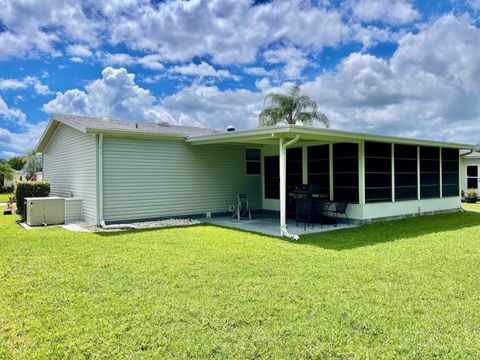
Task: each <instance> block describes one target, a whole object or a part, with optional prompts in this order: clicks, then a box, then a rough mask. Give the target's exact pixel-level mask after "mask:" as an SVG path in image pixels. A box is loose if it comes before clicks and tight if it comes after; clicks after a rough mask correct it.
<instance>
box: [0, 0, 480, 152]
mask: <svg viewBox="0 0 480 360" xmlns="http://www.w3.org/2000/svg"><path fill="white" fill-rule="evenodd" d="M97 3H102V4H97ZM0 7H1V8H2V12H1V13H0V157H3V158H8V157H10V156H13V155H16V154H21V153H23V152H25V150H28V149H31V148H33V147H34V145H35V143H36V141H37V139H38V137H39V136H40V135H41V133H42V131H43V130H44V128H45V125H46V122H47V121H48V119H49V117H50V115H51V113H53V112H58V113H68V114H82V115H91V116H100V117H111V118H118V119H127V120H128V119H130V120H136V121H150V122H154V121H170V122H172V123H178V124H188V125H198V126H207V127H215V128H224V127H226V126H227V125H229V124H234V125H236V126H237V128H248V127H254V126H256V122H257V116H258V112H259V111H260V110H261V108H262V101H263V98H264V97H265V95H266V94H268V93H270V92H281V91H286V90H288V88H289V87H290V86H291V85H292V84H293V83H297V84H300V85H301V87H302V90H303V91H304V92H305V93H307V94H308V95H310V96H311V97H312V98H313V99H315V100H316V101H317V103H318V105H319V107H320V109H321V110H322V111H323V112H324V113H325V114H327V116H328V117H329V118H330V121H331V124H332V127H333V128H338V129H348V130H353V131H366V132H374V133H382V134H393V135H404V136H417V137H422V138H432V139H440V140H451V141H462V142H469V143H478V142H480V50H479V49H480V28H479V26H480V22H479V14H480V0H465V1H409V0H370V1H367V0H347V1H326V0H325V1H322V0H319V1H301V0H291V1H256V2H254V1H243V0H235V1H227V0H224V1H189V2H187V1H160V2H159V1H146V0H112V1H109V2H97V1H93V0H88V1H84V2H80V1H74V0H66V1H63V2H61V3H59V2H58V1H51V0H36V1H32V0H29V1H27V0H16V1H13V0H12V1H8V0H0Z"/></svg>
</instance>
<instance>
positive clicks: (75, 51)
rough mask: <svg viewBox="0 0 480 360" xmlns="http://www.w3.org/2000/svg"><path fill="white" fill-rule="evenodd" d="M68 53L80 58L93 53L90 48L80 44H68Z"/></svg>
mask: <svg viewBox="0 0 480 360" xmlns="http://www.w3.org/2000/svg"><path fill="white" fill-rule="evenodd" d="M67 54H68V55H72V56H75V57H79V58H83V57H90V56H92V55H93V53H92V52H91V51H90V50H89V49H88V48H86V47H85V46H83V45H80V44H76V45H69V46H67Z"/></svg>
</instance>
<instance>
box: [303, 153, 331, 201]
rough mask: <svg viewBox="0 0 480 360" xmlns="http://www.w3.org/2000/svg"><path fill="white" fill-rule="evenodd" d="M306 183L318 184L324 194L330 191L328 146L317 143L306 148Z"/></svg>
mask: <svg viewBox="0 0 480 360" xmlns="http://www.w3.org/2000/svg"><path fill="white" fill-rule="evenodd" d="M307 159H308V183H309V184H315V185H319V186H320V191H321V192H322V193H324V194H329V192H330V176H329V172H330V164H329V146H328V145H317V146H309V147H308V148H307Z"/></svg>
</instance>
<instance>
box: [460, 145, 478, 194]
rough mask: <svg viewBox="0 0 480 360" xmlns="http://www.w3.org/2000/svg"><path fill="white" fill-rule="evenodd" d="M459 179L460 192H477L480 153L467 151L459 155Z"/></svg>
mask: <svg viewBox="0 0 480 360" xmlns="http://www.w3.org/2000/svg"><path fill="white" fill-rule="evenodd" d="M460 158H461V166H460V178H461V186H462V191H464V192H465V191H467V190H468V189H475V190H477V193H478V192H479V186H480V152H476V151H468V152H466V153H464V154H462V155H461V157H460Z"/></svg>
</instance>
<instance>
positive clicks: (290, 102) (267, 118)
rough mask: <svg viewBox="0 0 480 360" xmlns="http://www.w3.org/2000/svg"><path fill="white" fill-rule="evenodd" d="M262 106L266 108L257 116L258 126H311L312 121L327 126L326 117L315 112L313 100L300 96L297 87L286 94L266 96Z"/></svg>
mask: <svg viewBox="0 0 480 360" xmlns="http://www.w3.org/2000/svg"><path fill="white" fill-rule="evenodd" d="M264 104H265V106H266V108H265V109H264V110H263V111H262V112H260V114H259V116H258V119H259V126H273V125H276V124H278V123H281V122H285V123H287V124H296V123H297V122H300V123H302V124H305V125H311V124H312V123H313V121H314V120H318V121H319V122H321V123H323V124H325V126H326V127H328V126H329V120H328V118H327V116H326V115H325V114H323V113H321V112H319V111H317V103H316V102H315V101H314V100H312V99H310V98H309V97H308V96H307V95H302V94H301V91H300V87H299V86H298V85H294V86H292V87H291V88H290V91H289V92H288V93H287V94H278V93H271V94H268V95H267V96H266V97H265V99H264Z"/></svg>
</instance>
